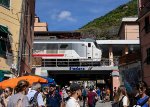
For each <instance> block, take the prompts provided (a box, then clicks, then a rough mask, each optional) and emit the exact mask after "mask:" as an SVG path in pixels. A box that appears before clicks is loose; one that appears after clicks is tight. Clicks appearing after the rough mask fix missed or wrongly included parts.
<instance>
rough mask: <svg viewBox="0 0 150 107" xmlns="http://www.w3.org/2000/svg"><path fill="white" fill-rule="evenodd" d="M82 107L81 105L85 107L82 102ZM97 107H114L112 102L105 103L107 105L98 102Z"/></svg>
mask: <svg viewBox="0 0 150 107" xmlns="http://www.w3.org/2000/svg"><path fill="white" fill-rule="evenodd" d="M80 105H81V107H83V103H82V102H80ZM86 107H87V106H86ZM96 107H112V106H111V102H105V103H102V102H97V103H96Z"/></svg>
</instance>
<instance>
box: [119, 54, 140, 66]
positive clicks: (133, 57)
mask: <svg viewBox="0 0 150 107" xmlns="http://www.w3.org/2000/svg"><path fill="white" fill-rule="evenodd" d="M140 59H141V56H140V54H139V53H131V54H127V55H124V56H122V57H120V58H119V65H122V64H127V63H132V62H135V61H139V60H140Z"/></svg>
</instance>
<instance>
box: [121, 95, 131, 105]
mask: <svg viewBox="0 0 150 107" xmlns="http://www.w3.org/2000/svg"><path fill="white" fill-rule="evenodd" d="M122 102H123V106H129V105H128V98H127V96H124V97H123V99H122Z"/></svg>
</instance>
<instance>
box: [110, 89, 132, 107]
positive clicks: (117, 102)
mask: <svg viewBox="0 0 150 107" xmlns="http://www.w3.org/2000/svg"><path fill="white" fill-rule="evenodd" d="M129 103H130V102H129V98H128V95H127V91H126V88H125V87H124V86H120V87H119V88H118V90H117V94H116V96H115V98H114V103H113V104H112V107H128V106H129Z"/></svg>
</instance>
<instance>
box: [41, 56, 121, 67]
mask: <svg viewBox="0 0 150 107" xmlns="http://www.w3.org/2000/svg"><path fill="white" fill-rule="evenodd" d="M118 64H119V63H118V59H113V60H110V59H108V58H103V59H101V60H100V61H96V59H91V60H87V59H82V60H79V59H42V65H41V66H42V67H69V66H118Z"/></svg>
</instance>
